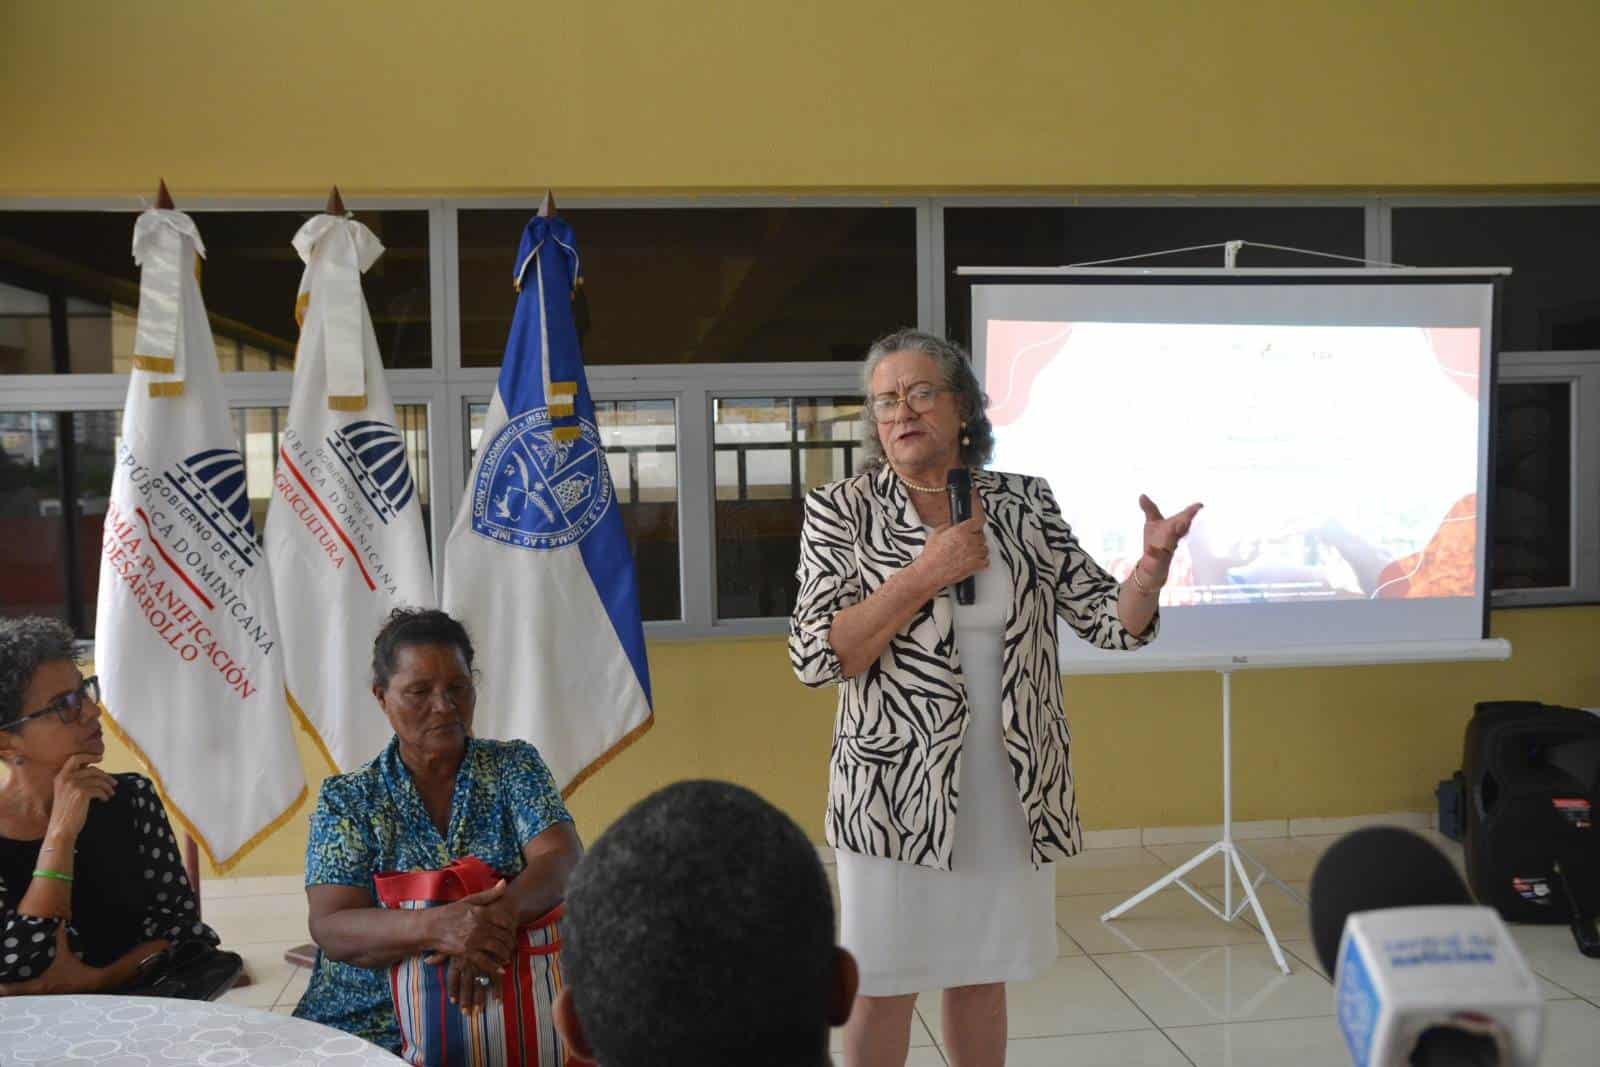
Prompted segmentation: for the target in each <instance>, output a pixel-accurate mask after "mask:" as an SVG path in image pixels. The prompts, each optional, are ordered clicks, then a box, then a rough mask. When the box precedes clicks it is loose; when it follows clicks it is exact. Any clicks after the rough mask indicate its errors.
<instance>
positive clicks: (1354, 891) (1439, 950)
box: [1310, 826, 1543, 1067]
mask: <svg viewBox="0 0 1600 1067" xmlns="http://www.w3.org/2000/svg"><path fill="white" fill-rule="evenodd" d="M1310 897H1311V902H1310V913H1311V937H1312V940H1313V942H1315V944H1316V949H1317V958H1318V959H1319V960H1320V961H1321V962H1322V967H1323V969H1324V970H1325V971H1326V972H1327V973H1328V974H1329V975H1330V976H1332V978H1333V982H1334V999H1335V1002H1336V1004H1337V1006H1338V1020H1339V1026H1340V1029H1341V1030H1342V1031H1343V1033H1344V1037H1345V1042H1346V1044H1347V1045H1348V1046H1349V1048H1350V1051H1351V1054H1352V1058H1353V1059H1354V1060H1355V1062H1357V1063H1361V1064H1372V1065H1374V1067H1389V1065H1399V1064H1410V1065H1413V1067H1524V1065H1529V1064H1533V1063H1535V1062H1536V1061H1537V1059H1538V1049H1539V1044H1540V1036H1541V1030H1542V1019H1543V1015H1542V1004H1541V996H1542V995H1541V994H1540V993H1539V990H1538V987H1537V986H1536V985H1535V984H1534V978H1533V975H1532V972H1530V971H1529V970H1528V969H1527V964H1526V962H1525V961H1524V960H1523V959H1522V956H1521V953H1520V952H1518V950H1517V947H1516V944H1515V942H1513V941H1512V939H1511V936H1510V934H1509V933H1508V932H1507V931H1506V930H1505V925H1504V923H1502V922H1501V920H1500V918H1499V916H1498V915H1495V914H1494V912H1493V911H1492V910H1491V909H1488V908H1475V907H1472V906H1471V905H1472V896H1471V894H1470V893H1469V892H1468V891H1467V886H1466V883H1465V882H1463V881H1462V878H1461V875H1460V874H1458V873H1457V872H1456V869H1455V867H1454V866H1453V865H1452V864H1451V863H1450V860H1449V859H1447V858H1446V857H1445V855H1444V853H1442V852H1440V851H1439V850H1438V849H1437V848H1435V847H1434V846H1433V845H1432V844H1430V843H1429V842H1428V841H1427V840H1425V839H1424V838H1422V837H1421V836H1419V835H1417V834H1414V833H1411V832H1409V831H1407V830H1402V829H1399V828H1398V827H1390V826H1374V827H1368V828H1366V829H1363V830H1357V831H1355V832H1354V833H1351V834H1347V835H1346V836H1344V837H1343V838H1341V839H1339V840H1338V841H1336V842H1334V844H1333V845H1332V847H1330V848H1329V849H1328V850H1327V851H1326V852H1325V853H1323V856H1322V858H1321V859H1320V860H1319V861H1318V862H1317V866H1316V870H1315V871H1313V872H1312V875H1311V892H1310Z"/></svg>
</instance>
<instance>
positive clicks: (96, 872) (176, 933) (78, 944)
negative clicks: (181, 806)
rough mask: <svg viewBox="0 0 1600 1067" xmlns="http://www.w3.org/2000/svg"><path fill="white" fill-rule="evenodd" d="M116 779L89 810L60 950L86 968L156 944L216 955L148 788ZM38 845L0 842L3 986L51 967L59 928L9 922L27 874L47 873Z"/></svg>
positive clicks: (51, 923) (128, 778) (51, 922)
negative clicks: (194, 947) (201, 945)
mask: <svg viewBox="0 0 1600 1067" xmlns="http://www.w3.org/2000/svg"><path fill="white" fill-rule="evenodd" d="M114 777H115V778H116V780H117V791H116V793H115V794H114V795H113V796H112V797H111V799H110V800H107V801H104V802H100V801H96V802H94V803H92V804H91V805H90V806H89V816H88V818H87V819H86V820H85V822H84V826H83V831H82V832H81V833H80V834H79V835H78V846H77V856H76V857H75V867H74V872H73V883H72V918H71V920H69V921H68V923H67V944H68V945H69V946H71V948H72V950H73V951H74V952H76V953H77V954H78V955H79V956H80V957H82V959H83V961H84V962H85V963H87V964H89V965H90V966H91V967H104V966H105V965H107V964H109V963H111V962H112V961H114V960H116V959H118V958H120V957H121V956H123V955H124V954H125V953H127V952H128V951H129V950H130V949H132V948H133V947H134V946H135V945H138V944H140V943H142V942H145V941H150V940H154V939H157V938H164V939H166V940H169V941H173V942H178V941H187V940H193V939H197V938H198V939H201V940H204V941H207V942H209V943H210V944H213V945H215V944H216V943H217V935H216V934H215V933H214V932H213V931H212V930H211V928H210V927H208V926H206V925H205V924H204V923H202V922H200V916H199V908H198V904H197V902H196V898H195V893H194V888H193V887H192V886H191V885H189V878H188V876H187V875H186V874H185V873H184V870H183V859H182V856H181V855H180V854H179V851H178V842H177V841H176V839H174V837H173V835H172V827H171V825H169V824H168V822H167V814H166V812H165V811H163V810H162V807H161V801H160V799H159V798H158V797H157V795H156V791H155V787H154V786H153V785H151V783H150V780H149V779H148V778H145V777H144V776H143V775H140V774H118V775H115V776H114ZM41 844H42V842H40V841H37V840H35V841H15V840H12V839H10V838H6V837H0V984H5V983H11V982H26V981H28V980H29V979H31V978H37V977H38V976H39V975H41V974H43V973H44V971H45V970H46V969H47V968H49V966H50V964H51V963H53V962H54V961H55V955H56V926H57V924H58V920H56V919H37V918H34V917H32V916H26V915H18V914H17V912H16V909H17V905H18V904H19V903H20V902H21V901H22V898H23V896H24V895H25V894H26V893H27V892H28V886H29V885H30V884H31V883H32V881H33V871H34V868H36V867H46V868H48V867H49V866H50V864H49V862H48V860H49V859H50V854H49V853H46V854H45V857H44V860H45V861H46V862H41V861H40V856H39V846H40V845H41Z"/></svg>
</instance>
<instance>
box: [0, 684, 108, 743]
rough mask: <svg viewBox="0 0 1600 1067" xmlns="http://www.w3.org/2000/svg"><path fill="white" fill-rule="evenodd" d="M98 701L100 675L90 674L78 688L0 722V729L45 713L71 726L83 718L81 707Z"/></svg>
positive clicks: (19, 723)
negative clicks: (5, 721) (41, 705)
mask: <svg viewBox="0 0 1600 1067" xmlns="http://www.w3.org/2000/svg"><path fill="white" fill-rule="evenodd" d="M98 703H100V676H99V675H94V674H91V675H90V676H89V677H87V678H85V679H84V680H83V681H82V682H80V683H79V684H78V688H76V689H74V690H73V691H72V692H70V693H62V694H61V695H60V696H58V697H56V698H55V699H54V700H52V701H51V702H50V703H48V704H46V705H45V706H44V707H42V708H40V709H39V710H38V711H36V712H33V713H32V714H31V715H24V716H22V717H21V718H17V719H12V720H11V721H10V722H8V723H4V724H0V730H9V729H11V728H12V727H15V726H21V725H22V724H23V723H25V722H27V721H28V720H30V719H42V718H44V717H45V716H46V715H54V716H55V717H56V718H58V719H60V720H61V721H62V723H64V724H65V725H67V726H71V725H72V724H73V723H75V722H77V721H78V720H79V719H81V718H83V709H84V706H85V705H86V704H98Z"/></svg>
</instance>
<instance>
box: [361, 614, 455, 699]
mask: <svg viewBox="0 0 1600 1067" xmlns="http://www.w3.org/2000/svg"><path fill="white" fill-rule="evenodd" d="M408 645H454V646H455V647H456V648H458V649H460V650H461V658H462V659H464V660H466V661H467V670H469V671H470V670H471V669H472V657H473V651H472V638H470V637H468V636H467V628H466V627H465V626H463V625H461V623H460V622H459V621H458V620H456V619H454V618H452V617H451V616H450V615H449V614H447V613H445V612H443V611H439V610H437V609H434V608H395V609H394V610H393V611H391V612H390V613H389V617H388V618H387V619H385V620H384V622H383V628H382V629H380V630H379V631H378V636H377V637H376V638H374V639H373V642H372V684H373V685H375V686H377V687H378V688H379V689H386V688H388V686H389V679H390V677H392V676H393V674H394V669H395V666H396V661H397V660H398V659H399V656H400V650H401V649H402V648H405V647H407V646H408Z"/></svg>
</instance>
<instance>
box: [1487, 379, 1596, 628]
mask: <svg viewBox="0 0 1600 1067" xmlns="http://www.w3.org/2000/svg"><path fill="white" fill-rule="evenodd" d="M1509 382H1517V383H1525V384H1545V383H1553V384H1565V385H1569V386H1570V387H1571V390H1572V391H1571V397H1570V401H1571V404H1572V418H1571V423H1570V425H1571V426H1572V427H1573V434H1572V440H1571V441H1570V442H1569V447H1570V449H1571V455H1570V468H1569V469H1570V471H1571V474H1570V483H1569V492H1570V493H1571V500H1572V511H1571V516H1570V518H1569V519H1568V522H1569V524H1570V525H1569V530H1568V537H1569V539H1570V540H1569V544H1570V553H1571V554H1570V556H1569V558H1568V567H1569V570H1568V573H1569V575H1570V576H1571V581H1570V582H1569V583H1568V584H1566V585H1564V586H1546V587H1538V588H1527V589H1497V590H1495V591H1494V592H1493V594H1492V606H1493V607H1496V608H1519V607H1551V606H1556V605H1577V604H1600V350H1594V351H1567V352H1502V353H1500V356H1499V365H1498V367H1497V368H1496V372H1495V385H1496V386H1497V387H1498V386H1499V385H1500V384H1501V383H1509ZM1585 416H1587V418H1585ZM1491 506H1493V505H1492V504H1491Z"/></svg>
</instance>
